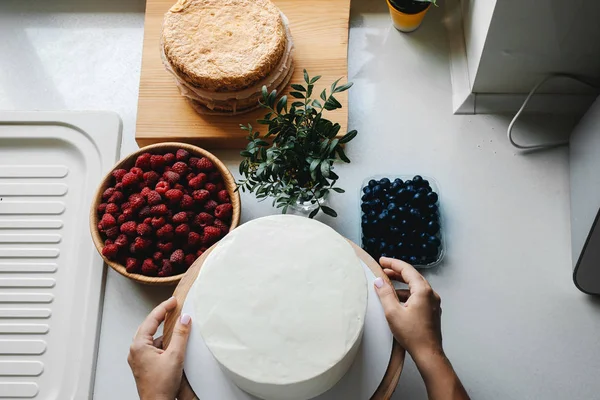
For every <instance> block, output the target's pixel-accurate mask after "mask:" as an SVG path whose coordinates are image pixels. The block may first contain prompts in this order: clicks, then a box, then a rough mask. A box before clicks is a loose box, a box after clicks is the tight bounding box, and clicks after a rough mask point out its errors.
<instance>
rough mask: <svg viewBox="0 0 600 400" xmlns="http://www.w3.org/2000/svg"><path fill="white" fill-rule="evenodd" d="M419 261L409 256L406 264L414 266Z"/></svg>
mask: <svg viewBox="0 0 600 400" xmlns="http://www.w3.org/2000/svg"><path fill="white" fill-rule="evenodd" d="M418 261H419V260H418V259H417V257H415V256H411V257H409V259H408V262H409V263H411V264H412V265H415V264H416V263H417V262H418Z"/></svg>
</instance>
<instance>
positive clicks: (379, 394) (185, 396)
mask: <svg viewBox="0 0 600 400" xmlns="http://www.w3.org/2000/svg"><path fill="white" fill-rule="evenodd" d="M348 242H349V243H350V245H352V248H353V249H354V251H355V252H356V255H357V256H358V257H359V258H360V259H361V260H362V261H363V262H364V263H365V264H366V265H367V267H369V269H370V270H371V271H373V274H375V276H377V277H381V278H383V279H386V280H388V277H387V276H386V275H385V273H384V272H383V270H382V269H381V267H380V266H379V264H378V263H377V262H376V261H375V260H374V259H373V258H372V257H371V256H370V255H369V254H368V253H367V252H366V251H364V250H363V249H361V248H360V247H359V246H357V245H356V244H355V243H353V242H352V241H350V240H349V241H348ZM215 246H216V245H213V246H212V247H211V248H210V249H208V250H207V251H205V252H204V254H202V256H200V257H199V258H198V259H197V260H196V262H194V264H192V266H191V267H190V268H189V269H188V271H187V272H186V273H185V275H184V276H183V278H181V281H180V282H179V284H178V285H177V287H176V288H175V292H174V293H173V296H174V297H175V298H176V299H177V308H176V309H175V310H173V311H172V312H170V313H168V314H167V318H166V319H165V325H164V329H163V335H164V336H163V338H164V339H163V345H164V348H165V349H166V348H167V347H168V346H169V342H170V341H171V336H172V335H173V328H174V327H175V324H176V323H177V317H178V316H179V315H180V314H181V309H182V307H183V303H184V302H185V298H186V297H187V294H188V292H189V291H190V288H191V287H192V284H193V283H194V281H195V280H196V278H197V277H198V273H199V272H200V268H202V264H203V263H204V260H206V257H208V255H209V254H210V252H211V251H212V249H213V248H214V247H215ZM405 355H406V352H405V350H404V348H402V346H400V344H399V343H398V342H397V341H395V340H394V344H393V346H392V354H391V356H390V362H389V364H388V368H387V370H386V371H385V375H384V376H383V379H382V381H381V383H380V384H379V387H378V388H377V390H376V391H375V393H374V394H373V396H372V397H371V399H370V400H389V399H390V398H391V397H392V394H393V393H394V391H395V390H396V386H398V381H399V380H400V374H401V373H402V367H403V366H404V357H405ZM177 398H178V399H180V400H198V397H197V396H196V395H195V394H194V391H193V390H192V388H191V386H190V384H189V383H188V381H187V379H186V377H185V374H184V376H183V382H182V383H181V388H180V392H179V394H178V396H177Z"/></svg>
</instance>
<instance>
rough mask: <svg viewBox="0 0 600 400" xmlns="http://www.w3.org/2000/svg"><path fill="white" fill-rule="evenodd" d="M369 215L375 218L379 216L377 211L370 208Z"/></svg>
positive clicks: (370, 217)
mask: <svg viewBox="0 0 600 400" xmlns="http://www.w3.org/2000/svg"><path fill="white" fill-rule="evenodd" d="M367 217H369V219H374V218H375V217H377V211H375V210H369V212H367Z"/></svg>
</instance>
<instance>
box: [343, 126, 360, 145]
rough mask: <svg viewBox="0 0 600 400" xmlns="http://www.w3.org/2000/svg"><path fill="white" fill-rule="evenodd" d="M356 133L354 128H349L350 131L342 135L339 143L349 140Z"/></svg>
mask: <svg viewBox="0 0 600 400" xmlns="http://www.w3.org/2000/svg"><path fill="white" fill-rule="evenodd" d="M356 135H358V131H357V130H356V129H354V130H351V131H350V132H348V133H346V134H345V135H344V136H342V138H341V139H340V143H341V144H344V143H348V142H349V141H351V140H352V139H354V138H355V137H356Z"/></svg>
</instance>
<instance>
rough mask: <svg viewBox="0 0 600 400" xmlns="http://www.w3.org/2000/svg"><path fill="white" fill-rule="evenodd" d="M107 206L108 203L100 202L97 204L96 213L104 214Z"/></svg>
mask: <svg viewBox="0 0 600 400" xmlns="http://www.w3.org/2000/svg"><path fill="white" fill-rule="evenodd" d="M107 206H108V204H106V203H100V205H98V214H104V213H105V212H106V207H107Z"/></svg>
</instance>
